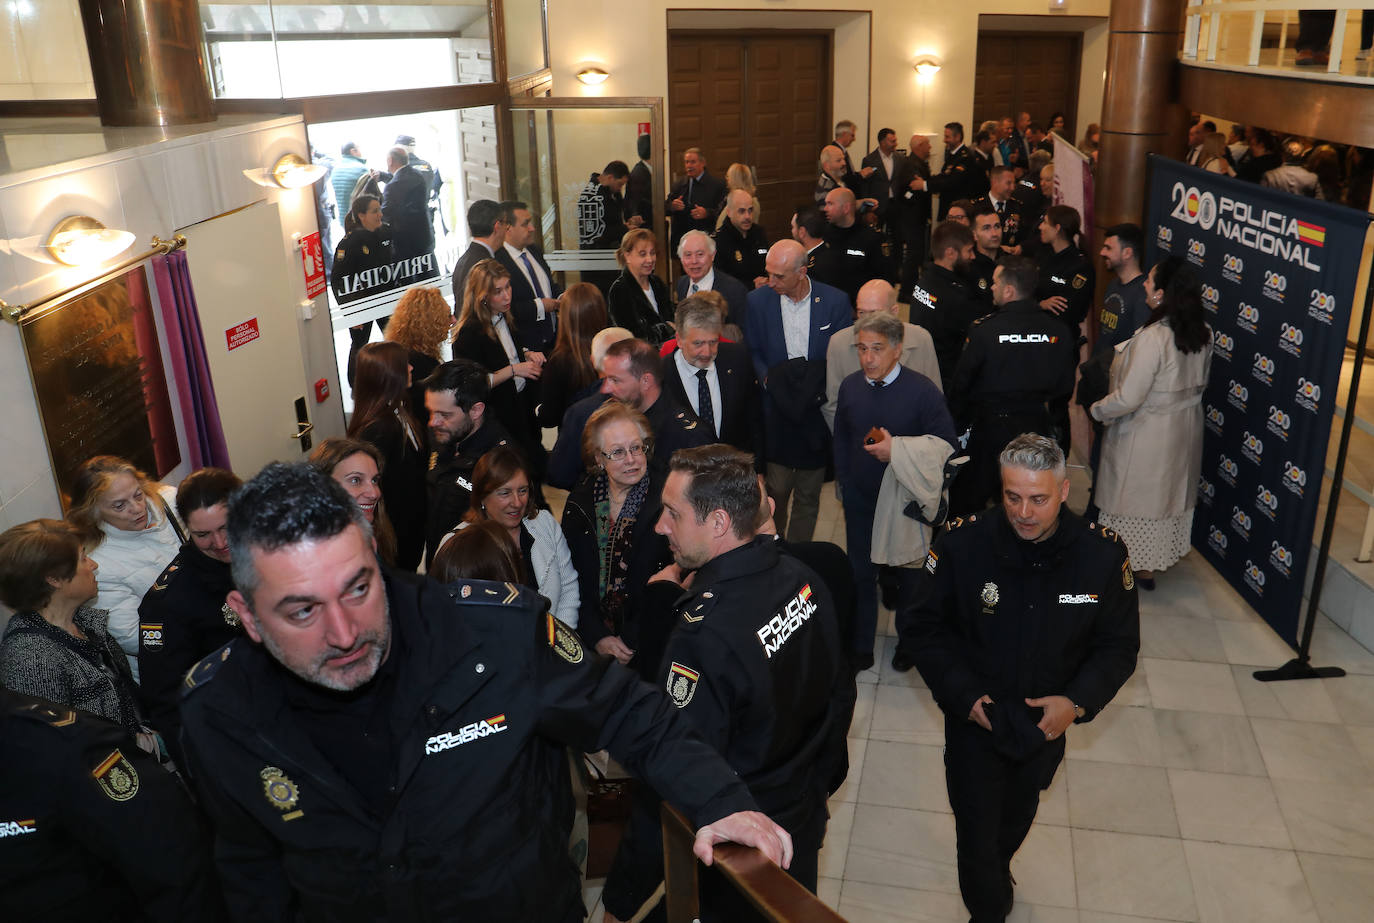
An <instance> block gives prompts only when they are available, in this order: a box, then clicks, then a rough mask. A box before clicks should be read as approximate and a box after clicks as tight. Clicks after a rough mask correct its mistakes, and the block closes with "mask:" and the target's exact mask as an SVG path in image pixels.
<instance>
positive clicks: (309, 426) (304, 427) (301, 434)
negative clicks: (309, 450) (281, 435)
mask: <svg viewBox="0 0 1374 923" xmlns="http://www.w3.org/2000/svg"><path fill="white" fill-rule="evenodd" d="M314 428H315V424H314V423H297V424H296V431H295V432H294V433H292V434H291V438H292V439H304V438H305V437H306V436H308V435H309V434H310V431H311V430H313V429H314Z"/></svg>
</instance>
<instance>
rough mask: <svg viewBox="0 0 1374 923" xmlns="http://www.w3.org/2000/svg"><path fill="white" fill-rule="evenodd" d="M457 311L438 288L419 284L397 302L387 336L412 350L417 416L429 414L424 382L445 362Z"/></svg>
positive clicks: (413, 409) (413, 402)
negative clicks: (452, 308) (453, 309)
mask: <svg viewBox="0 0 1374 923" xmlns="http://www.w3.org/2000/svg"><path fill="white" fill-rule="evenodd" d="M453 323H454V320H453V311H452V310H450V309H449V306H448V302H447V301H445V300H444V296H443V294H441V293H440V291H439V290H438V289H437V288H430V287H429V286H423V285H417V286H416V287H415V288H412V289H410V290H408V291H407V292H406V293H405V294H404V295H402V296H401V300H400V301H398V302H396V312H395V313H394V314H392V315H391V323H389V324H387V327H386V339H387V341H388V342H391V343H400V344H401V345H402V346H404V347H405V348H406V349H407V350H408V351H409V353H410V355H409V357H408V358H409V361H410V369H411V374H410V380H411V385H410V409H411V412H412V413H414V414H415V419H417V420H423V419H425V417H426V414H425V385H424V381H425V379H426V378H428V377H429V376H430V373H431V372H433V371H434V370H435V369H436V368H438V367H439V363H440V362H443V361H444V355H443V349H444V341H446V340H447V339H448V338H449V334H450V333H451V332H452V330H453Z"/></svg>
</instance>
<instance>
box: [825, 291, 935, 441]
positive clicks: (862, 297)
mask: <svg viewBox="0 0 1374 923" xmlns="http://www.w3.org/2000/svg"><path fill="white" fill-rule="evenodd" d="M878 313H884V314H891V315H892V316H893V317H898V316H899V315H898V314H897V289H895V288H894V287H893V286H892V285H891V283H888V282H884V281H883V280H882V279H874V280H873V281H871V282H867V283H865V284H864V287H863V288H861V289H859V298H858V300H857V301H855V302H854V314H855V317H854V319H855V320H856V321H857V320H858V319H859V318H860V317H863V316H864V315H865V314H878ZM904 326H905V334H904V336H903V338H902V355H901V357H900V358H899V359H898V362H900V363H901V364H902V365H904V366H906V367H907V368H909V369H911V370H912V371H913V372H920V373H921V374H922V375H924V376H925V377H927V378H929V379H930V380H931V382H933V383H934V385H935V387H937V388H941V389H943V387H944V386H943V383H942V382H941V379H940V362H939V359H938V358H937V357H936V355H935V341H934V340H933V339H932V338H931V335H930V333H929V332H928V331H927V330H926V329H925V328H924V327H918V326H916V325H915V324H905V325H904ZM859 368H860V363H859V350H858V347H857V346H855V345H854V336H853V331H852V330H849V329H845V330H841V331H839V332H837V333H833V334H831V335H830V345H829V346H827V347H826V350H825V404H824V406H822V407H821V416H823V417H825V425H826V426H828V427H830V431H831V432H832V433H833V432H834V431H835V405H836V402H837V401H838V400H839V396H840V382H842V381H844V380H845V378H846V377H848V376H849V375H852V374H854V373H855V372H857V371H859Z"/></svg>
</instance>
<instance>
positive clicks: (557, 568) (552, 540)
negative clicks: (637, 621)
mask: <svg viewBox="0 0 1374 923" xmlns="http://www.w3.org/2000/svg"><path fill="white" fill-rule="evenodd" d="M523 525H524V527H525V530H526V531H527V532H529V534H530V537H531V538H533V539H534V544H533V545H531V546H530V563H531V564H532V565H533V567H534V573H533V574H531V575H530V576H531V577H532V578H533V580H534V583H535V584H536V586H535V587H531V589H538V590H539V593H540V595H542V596H544V597H545V598H547V599H548V601H549V611H550V612H552V613H553V616H554V618H556V619H558V620H559V621H560V622H562V623H563V624H564V625H567V626H568V627H569V628H576V627H577V616H578V612H579V611H580V607H581V600H582V591H581V590H580V589H579V586H578V582H577V568H575V567H573V562H572V551H570V550H569V549H568V540H567V539H566V538H564V537H563V530H562V529H561V528H559V525H558V520H557V519H554V518H553V513H550V512H549V511H548V510H540V511H539V515H538V516H536V517H534V518H533V519H526V520H524V522H523ZM466 527H467V523H465V522H460V523H458V529H464V528H466ZM458 529H454V530H453V531H452V532H450V533H448V534H447V535H445V536H444V537H443V538H442V539H440V541H439V547H440V548H442V547H444V542H447V541H448V540H449V539H451V538H453V536H454V535H456V534H457V532H458Z"/></svg>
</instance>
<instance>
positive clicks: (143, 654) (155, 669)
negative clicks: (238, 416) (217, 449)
mask: <svg viewBox="0 0 1374 923" xmlns="http://www.w3.org/2000/svg"><path fill="white" fill-rule="evenodd" d="M242 483H243V482H242V481H240V480H239V478H238V476H237V475H235V474H234V473H233V472H232V471H225V470H224V469H223V468H201V469H200V470H199V471H193V472H192V473H191V474H189V475H187V477H186V479H185V480H184V481H182V482H181V485H180V486H179V487H178V488H177V514H178V515H179V516H180V517H181V521H182V522H184V523H186V531H187V533H188V538H187V540H186V542H185V544H183V545H182V546H181V550H180V551H179V552H177V556H176V557H175V558H173V559H172V563H171V564H168V565H167V567H166V569H164V570H163V571H162V573H161V574H159V575H158V578H157V579H156V580H154V581H153V586H152V588H151V589H149V590H148V592H147V594H145V595H144V597H143V602H142V603H141V604H140V605H139V607H138V622H139V625H138V629H139V631H138V634H139V640H138V666H139V689H138V696H139V701H140V702H141V703H142V705H143V711H144V714H145V715H147V717H148V723H149V724H151V725H152V726H153V727H154V728H155V729H156V730H157V731H158V733H160V734H161V735H162V739H163V740H164V741H165V742H166V744H167V749H168V750H170V751H171V754H172V757H173V758H174V759H175V760H176V762H177V763H178V765H179V764H180V763H181V762H182V755H181V716H180V714H179V713H178V712H177V697H178V696H179V695H180V693H181V680H182V678H183V677H184V676H185V675H186V671H187V670H189V669H191V667H193V666H195V665H196V661H198V660H200V659H201V658H202V657H204V656H205V655H206V654H208V653H210V652H211V651H214V650H217V649H219V648H221V647H223V646H224V645H226V644H228V643H229V642H230V641H232V640H234V639H235V638H237V637H240V636H241V635H242V634H243V630H242V629H241V628H240V627H239V617H238V616H237V615H236V614H235V613H234V610H233V609H231V608H229V606H228V604H227V603H226V602H225V597H227V596H228V595H229V591H230V590H232V589H233V588H234V579H233V577H232V576H230V574H229V531H228V528H227V522H228V519H229V495H230V494H231V493H233V492H234V490H235V489H236V488H238V486H239V485H240V484H242Z"/></svg>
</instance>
